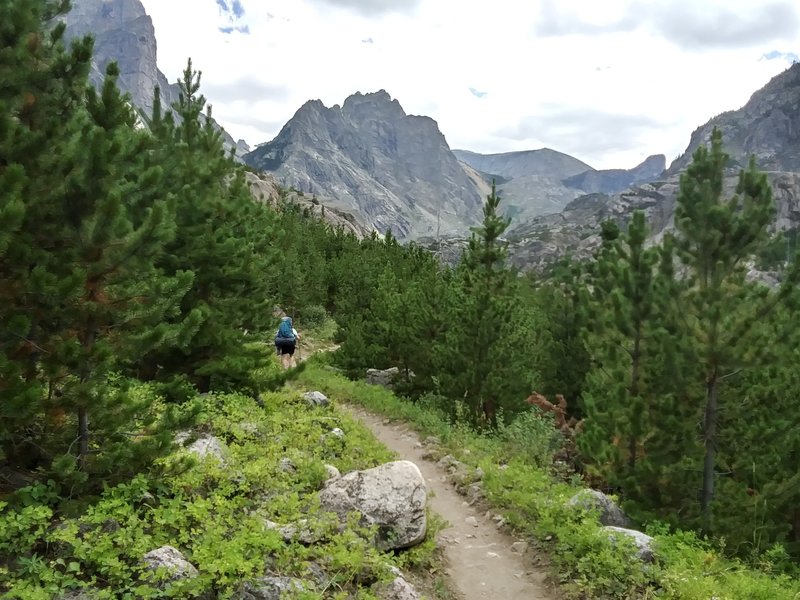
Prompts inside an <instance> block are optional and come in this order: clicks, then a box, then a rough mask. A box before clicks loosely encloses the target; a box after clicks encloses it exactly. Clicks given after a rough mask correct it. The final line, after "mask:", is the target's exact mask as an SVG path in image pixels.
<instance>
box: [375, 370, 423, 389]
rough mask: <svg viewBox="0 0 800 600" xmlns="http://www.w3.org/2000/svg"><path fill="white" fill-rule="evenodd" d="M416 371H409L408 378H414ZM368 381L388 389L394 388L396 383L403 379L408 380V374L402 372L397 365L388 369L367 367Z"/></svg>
mask: <svg viewBox="0 0 800 600" xmlns="http://www.w3.org/2000/svg"><path fill="white" fill-rule="evenodd" d="M413 377H414V373H412V372H409V373H408V379H409V380H410V379H413ZM365 380H366V382H367V383H371V384H372V385H380V386H382V387H385V388H387V389H390V390H391V389H394V387H395V384H397V383H398V382H400V381H401V380H402V381H404V380H406V376H405V374H403V373H400V369H398V368H397V367H390V368H388V369H367V376H366V378H365Z"/></svg>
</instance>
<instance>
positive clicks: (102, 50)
mask: <svg viewBox="0 0 800 600" xmlns="http://www.w3.org/2000/svg"><path fill="white" fill-rule="evenodd" d="M64 22H65V24H66V26H67V29H66V38H67V40H70V39H74V38H77V37H82V36H85V35H91V36H92V37H93V38H94V60H93V64H92V71H91V74H90V79H91V81H92V83H93V84H94V85H96V86H100V85H101V84H102V81H103V77H104V75H105V69H106V66H107V65H108V63H110V62H112V61H116V62H117V64H118V65H119V69H120V76H119V81H118V85H119V87H120V89H121V90H122V91H123V92H126V93H128V94H130V96H131V100H132V101H133V104H134V105H135V106H136V107H137V108H138V109H139V110H141V111H142V112H143V113H144V114H145V115H149V114H150V113H151V111H152V109H153V98H154V94H155V89H156V87H158V88H159V90H160V92H161V100H162V105H163V106H164V107H168V106H170V104H172V103H173V102H175V101H177V100H178V94H179V89H178V86H177V85H176V84H174V83H170V82H169V80H168V79H167V76H166V75H164V73H162V72H161V70H160V69H159V68H158V62H157V58H158V43H157V41H156V35H155V28H154V27H153V21H152V19H151V18H150V16H149V15H148V14H147V12H146V11H145V8H144V5H143V4H142V3H141V2H140V1H139V0H72V10H71V11H70V12H69V13H67V15H66V16H65V17H64ZM219 129H220V132H221V133H222V136H223V139H224V141H225V145H226V147H228V148H232V149H234V151H235V153H236V155H237V156H241V155H243V154H244V153H245V152H247V151H249V146H247V143H246V142H245V141H244V140H238V141H236V140H234V139H233V138H232V137H231V136H230V135H229V134H228V132H226V131H225V130H224V129H223V128H222V127H219Z"/></svg>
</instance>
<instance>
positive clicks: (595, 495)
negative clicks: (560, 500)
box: [567, 490, 631, 527]
mask: <svg viewBox="0 0 800 600" xmlns="http://www.w3.org/2000/svg"><path fill="white" fill-rule="evenodd" d="M567 504H568V505H569V506H574V507H578V508H581V509H583V510H587V511H588V510H595V511H597V513H598V520H599V521H600V524H601V525H612V526H614V527H630V525H631V522H630V519H629V518H628V515H626V514H625V513H624V512H623V511H622V509H621V508H620V507H619V506H617V505H616V503H615V502H614V501H613V500H612V499H611V498H609V497H608V496H606V495H605V494H604V493H603V492H601V491H598V490H582V491H580V492H578V493H577V494H575V495H574V496H573V497H572V498H570V499H569V501H568V502H567Z"/></svg>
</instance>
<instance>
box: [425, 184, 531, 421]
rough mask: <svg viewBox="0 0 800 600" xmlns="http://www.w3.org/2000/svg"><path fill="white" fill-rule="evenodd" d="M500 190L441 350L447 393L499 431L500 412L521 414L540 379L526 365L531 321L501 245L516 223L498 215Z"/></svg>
mask: <svg viewBox="0 0 800 600" xmlns="http://www.w3.org/2000/svg"><path fill="white" fill-rule="evenodd" d="M499 205H500V197H499V196H498V195H497V192H496V190H495V187H494V186H492V192H491V194H490V195H489V196H488V197H487V199H486V203H485V205H484V209H483V223H482V225H481V226H480V227H478V228H476V229H475V230H474V231H473V234H472V237H471V239H470V241H469V245H468V247H467V249H466V251H465V252H464V255H463V256H462V261H461V264H460V265H459V268H458V272H457V278H456V282H455V289H454V297H453V299H454V302H455V305H454V306H453V307H452V308H451V312H450V314H449V318H450V320H451V322H452V327H451V328H450V330H449V331H448V332H447V336H446V337H445V340H444V346H443V347H442V348H441V349H440V352H441V354H440V362H441V364H440V368H441V374H440V380H441V383H442V390H443V391H444V393H445V395H446V396H448V397H450V398H463V400H464V402H465V403H466V405H467V407H468V410H469V412H470V417H471V419H472V420H473V422H474V423H476V424H484V425H490V426H491V425H494V424H496V422H497V418H498V411H499V410H500V409H503V410H504V411H506V412H508V413H509V414H513V413H514V412H516V411H518V410H519V409H520V408H521V407H522V405H523V401H524V399H525V398H526V397H527V396H528V394H529V393H530V389H531V381H532V380H533V378H534V374H533V373H530V372H526V371H525V370H524V369H522V368H519V367H520V366H521V365H522V364H525V363H526V358H527V355H528V350H529V347H528V346H526V342H527V341H528V334H529V331H530V327H531V323H530V315H529V314H526V313H525V312H524V311H523V310H522V307H521V305H520V304H519V303H518V302H517V300H518V297H519V286H518V284H517V281H516V275H515V274H514V273H513V272H512V271H511V270H510V269H509V268H508V267H507V266H506V265H505V262H504V261H505V258H506V248H505V245H504V243H503V241H502V240H501V236H502V234H503V232H504V231H505V230H506V228H507V227H508V225H509V223H510V221H509V220H508V219H507V218H505V217H503V216H501V215H500V214H499V212H498V208H499Z"/></svg>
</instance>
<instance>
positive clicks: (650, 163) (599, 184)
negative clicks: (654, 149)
mask: <svg viewBox="0 0 800 600" xmlns="http://www.w3.org/2000/svg"><path fill="white" fill-rule="evenodd" d="M666 166H667V159H666V157H665V156H664V155H663V154H654V155H652V156H648V157H647V158H646V159H645V160H644V161H643V162H641V163H640V164H638V165H636V166H635V167H634V168H632V169H602V170H599V171H595V170H594V169H590V170H588V171H584V172H583V173H579V174H578V175H573V176H572V177H567V178H566V179H564V180H563V182H564V185H566V186H567V187H571V188H575V189H579V190H582V191H584V192H587V193H590V194H593V193H603V194H615V193H617V192H621V191H623V190H625V189H626V188H628V187H630V186H632V185H636V184H639V183H646V182H648V181H655V180H656V179H658V178H659V177H660V176H661V175H662V174H663V173H664V169H665V168H666Z"/></svg>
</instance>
